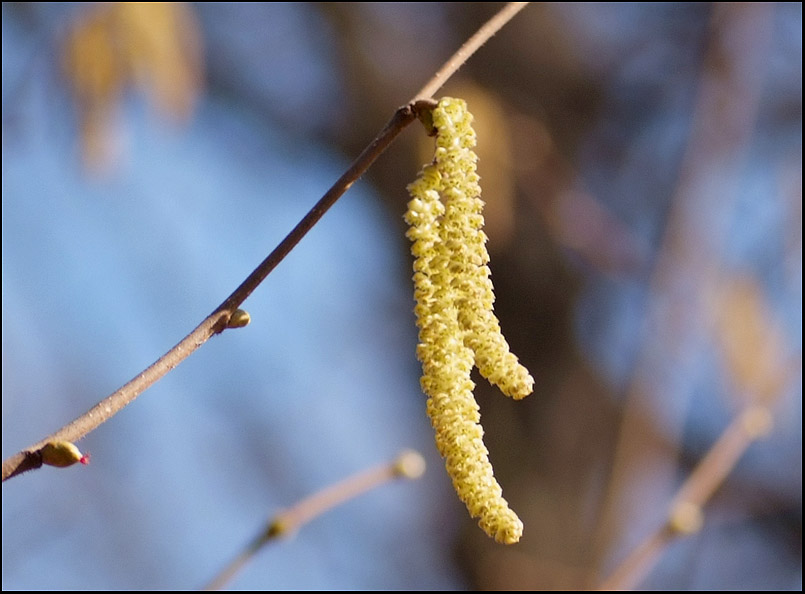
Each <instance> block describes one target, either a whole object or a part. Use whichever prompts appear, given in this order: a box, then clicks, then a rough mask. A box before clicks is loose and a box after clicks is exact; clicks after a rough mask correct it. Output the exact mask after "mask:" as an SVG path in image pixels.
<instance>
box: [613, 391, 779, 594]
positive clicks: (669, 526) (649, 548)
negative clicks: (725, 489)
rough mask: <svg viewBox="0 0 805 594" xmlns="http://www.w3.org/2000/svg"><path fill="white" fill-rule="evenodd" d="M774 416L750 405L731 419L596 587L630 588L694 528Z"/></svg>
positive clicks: (767, 427) (697, 525) (766, 409)
mask: <svg viewBox="0 0 805 594" xmlns="http://www.w3.org/2000/svg"><path fill="white" fill-rule="evenodd" d="M772 425H773V420H772V415H771V412H770V411H769V409H768V408H766V407H765V406H761V405H750V406H748V407H747V408H746V409H745V410H744V411H743V412H742V413H741V414H739V415H738V416H737V417H735V419H734V420H733V421H732V423H730V425H729V426H728V427H727V428H726V429H725V430H724V433H722V434H721V437H719V439H718V441H716V443H715V444H714V445H713V447H712V448H711V449H710V451H709V452H707V454H706V455H705V457H704V458H703V459H702V460H701V462H699V464H698V465H697V466H696V468H695V469H694V470H693V472H692V473H691V474H690V476H689V477H688V479H687V480H686V481H685V483H684V484H683V485H682V487H680V489H679V491H678V492H677V494H676V496H675V497H674V498H673V501H672V503H671V506H670V508H669V510H668V517H667V519H666V521H665V523H664V524H663V525H662V526H660V527H659V528H658V529H657V530H656V531H655V532H654V533H653V534H651V535H649V536H648V537H647V538H646V539H645V540H644V541H643V542H642V543H641V544H640V545H638V546H637V547H636V548H635V550H634V551H633V552H632V553H631V554H630V555H629V556H628V557H627V558H626V559H625V560H624V561H623V563H621V564H620V565H619V566H618V567H617V568H616V569H615V571H613V572H612V575H610V576H609V577H608V578H607V579H605V580H604V581H603V582H602V583H601V585H600V586H599V590H631V589H633V588H635V587H636V586H637V585H638V584H639V583H640V582H641V581H642V579H643V578H644V577H645V576H646V575H647V574H648V572H649V571H650V570H651V569H652V567H654V565H655V563H656V561H657V560H658V559H659V557H660V555H662V552H663V551H664V550H665V548H666V546H667V545H668V544H669V543H670V542H671V541H672V540H674V539H675V538H677V537H679V536H682V535H686V534H692V533H694V532H697V531H698V530H699V529H700V528H701V526H702V522H703V511H702V510H703V507H704V505H705V504H706V503H707V501H709V499H710V498H711V497H712V496H713V493H715V491H716V490H717V489H718V487H719V486H721V484H722V483H723V482H724V479H726V478H727V475H729V473H730V472H732V469H733V468H735V465H736V464H737V463H738V460H739V459H740V458H741V456H742V455H743V453H744V452H745V451H746V449H747V448H748V447H749V446H750V445H751V444H752V442H753V441H755V440H756V439H758V438H760V437H762V436H764V435H766V434H767V433H768V432H769V431H770V430H771V428H772Z"/></svg>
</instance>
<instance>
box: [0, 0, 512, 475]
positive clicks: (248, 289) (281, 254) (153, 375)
mask: <svg viewBox="0 0 805 594" xmlns="http://www.w3.org/2000/svg"><path fill="white" fill-rule="evenodd" d="M526 4H527V3H525V2H514V3H510V4H507V5H506V6H505V7H504V8H503V9H502V10H501V11H500V12H499V13H498V14H496V15H495V16H493V17H492V18H491V19H490V20H489V21H487V22H486V23H485V24H484V25H483V26H482V27H481V28H480V29H479V30H478V32H477V33H476V34H475V35H473V36H472V37H471V38H470V39H469V40H468V41H467V42H466V43H465V44H464V45H462V46H461V48H459V50H458V51H457V52H456V53H455V54H454V55H453V56H452V57H451V58H450V59H449V60H448V61H447V62H445V64H444V66H442V68H440V69H439V71H438V72H437V73H436V74H435V75H434V76H433V78H431V80H430V81H429V82H428V83H427V84H426V85H425V86H424V87H423V88H422V89H421V90H420V91H419V93H417V94H416V95H415V96H414V98H413V99H412V100H411V101H410V102H409V103H408V104H407V105H403V106H402V107H400V108H399V109H397V111H396V112H395V113H394V115H393V116H392V118H391V119H390V120H389V122H388V123H387V124H386V126H385V127H384V128H383V129H382V130H381V131H380V133H379V134H378V135H377V136H376V137H375V139H374V140H373V141H372V142H371V143H370V144H369V146H367V147H366V148H365V149H364V150H363V152H361V154H360V155H359V156H358V158H357V159H355V161H353V163H352V165H350V167H349V169H347V171H346V172H344V174H343V175H342V176H341V177H340V178H338V181H336V182H335V184H333V186H332V187H331V188H330V189H329V190H328V191H327V193H325V194H324V196H322V197H321V199H320V200H319V201H318V202H317V203H316V204H315V206H313V208H311V209H310V212H308V213H307V214H306V215H305V216H304V218H303V219H302V220H301V221H299V223H298V224H297V225H296V227H294V228H293V230H292V231H291V232H290V233H289V234H288V235H287V236H286V237H285V239H283V240H282V241H281V242H280V244H279V245H278V246H277V247H276V248H274V251H272V252H271V253H270V254H269V255H268V257H266V259H265V260H263V261H262V262H261V263H260V265H259V266H258V267H257V268H255V270H254V272H252V273H251V274H250V275H249V276H248V278H247V279H246V280H245V281H243V283H241V285H240V286H239V287H238V288H237V289H235V291H234V292H233V293H232V294H231V295H230V296H229V297H227V298H226V300H225V301H224V302H223V303H222V304H221V305H219V306H218V307H217V308H216V309H215V310H214V311H213V312H212V313H211V314H210V315H209V316H207V317H206V318H205V319H204V321H202V322H201V323H200V324H199V325H198V326H197V327H196V329H195V330H193V331H192V332H191V333H190V334H188V335H187V336H186V337H185V338H184V339H182V340H181V342H179V343H178V344H177V345H176V346H174V347H173V348H172V349H171V350H169V351H168V352H167V353H165V354H164V355H163V356H162V357H160V358H159V359H158V360H157V361H156V362H155V363H153V364H152V365H151V366H150V367H148V368H147V369H145V370H144V371H143V372H142V373H140V374H138V375H137V376H136V377H135V378H134V379H132V380H131V381H129V382H128V383H127V384H125V385H124V386H123V387H121V388H120V389H118V390H117V391H116V392H114V393H112V394H110V395H109V396H107V397H106V398H104V399H103V400H101V401H100V402H99V403H98V404H96V405H95V406H94V407H92V408H91V409H90V410H89V411H87V412H86V413H84V414H83V415H81V416H80V417H78V418H77V419H75V420H74V421H72V422H71V423H69V424H68V425H65V426H64V427H62V428H61V429H59V430H58V431H56V432H55V433H53V434H52V435H49V436H48V437H46V438H44V439H43V440H41V441H39V442H37V443H35V444H34V445H32V446H30V447H28V448H26V449H24V450H22V451H20V452H18V453H17V454H14V455H13V456H11V457H10V458H7V459H6V460H4V461H3V473H2V477H3V481H5V480H6V479H9V478H11V477H13V476H16V475H18V474H22V473H23V472H26V471H28V470H33V469H36V468H40V467H41V466H42V456H41V453H40V450H41V449H42V447H44V446H45V445H46V444H47V443H49V442H51V441H69V442H73V441H77V440H79V439H81V438H82V437H84V436H85V435H87V434H88V433H90V432H91V431H93V430H94V429H96V428H97V427H98V426H99V425H100V424H101V423H104V422H106V421H108V420H109V419H111V418H112V417H113V416H114V415H115V414H117V413H118V412H119V411H120V410H121V409H122V408H123V407H125V406H126V405H127V404H129V403H131V402H133V401H134V399H135V398H137V396H139V395H140V394H142V393H143V392H144V391H145V390H146V389H148V388H149V387H151V386H152V385H153V384H155V383H156V382H157V381H158V380H160V379H161V378H162V377H164V376H165V375H166V374H167V373H168V372H169V371H171V370H172V369H173V368H175V367H176V366H177V365H179V363H181V362H182V361H184V360H185V359H186V358H187V357H189V356H190V355H191V354H192V353H193V352H195V351H196V350H197V349H198V348H199V347H200V346H201V345H203V344H204V343H205V342H207V341H208V340H209V339H210V338H211V337H212V336H214V335H215V334H220V333H221V332H223V331H224V330H225V329H226V328H227V327H228V324H229V320H230V318H231V317H232V315H233V314H234V312H235V310H236V309H237V308H238V307H239V306H240V305H241V304H242V303H243V302H244V301H245V300H246V298H247V297H248V296H249V295H251V294H252V292H253V291H254V290H255V289H256V288H257V287H258V285H260V283H262V282H263V281H264V280H265V278H266V277H267V276H268V275H269V274H270V273H271V271H272V270H274V268H276V267H277V265H278V264H279V263H280V262H282V260H283V259H284V258H285V256H287V255H288V254H289V253H290V252H291V250H292V249H293V248H294V247H295V246H296V244H298V243H299V242H300V241H301V240H302V238H303V237H304V236H305V235H306V234H307V232H308V231H310V230H311V229H312V228H313V226H314V225H315V224H316V223H318V222H319V220H320V219H321V218H322V217H323V216H324V214H325V213H326V212H327V211H328V210H329V209H330V207H331V206H332V205H333V204H335V202H336V201H337V200H338V199H339V198H340V197H341V196H342V195H343V194H344V193H345V192H346V191H347V190H348V189H349V188H350V187H351V186H352V184H354V183H355V182H356V181H357V180H358V179H359V178H360V177H361V176H362V175H363V174H364V173H365V172H366V170H367V169H368V168H369V167H370V166H371V165H372V163H374V162H375V160H376V159H377V158H378V157H379V156H380V154H381V153H382V152H383V151H384V150H385V149H386V148H387V147H388V146H389V145H390V144H391V143H392V141H393V140H394V139H395V138H396V137H397V135H398V134H399V133H400V132H402V131H403V129H404V128H405V127H406V126H408V124H410V123H411V122H413V121H414V119H416V117H417V116H418V114H419V113H420V112H423V111H426V110H429V109H431V108H432V107H433V102H432V101H431V100H430V96H431V95H432V94H433V93H435V92H436V91H438V90H439V88H441V87H442V85H444V83H445V82H447V80H448V79H449V78H450V77H451V76H452V75H453V74H454V73H455V72H456V70H458V69H459V68H460V67H461V65H462V64H464V62H466V61H467V59H469V57H470V56H471V55H472V54H473V53H475V51H476V50H478V48H480V47H481V46H482V45H483V44H484V43H485V42H486V41H487V40H489V38H491V37H492V36H493V35H494V34H495V33H496V32H497V31H498V30H500V28H501V27H502V26H503V25H505V24H506V23H507V22H508V21H509V20H511V18H512V17H513V16H514V15H515V14H517V12H519V11H520V10H522V8H524V6H525V5H526Z"/></svg>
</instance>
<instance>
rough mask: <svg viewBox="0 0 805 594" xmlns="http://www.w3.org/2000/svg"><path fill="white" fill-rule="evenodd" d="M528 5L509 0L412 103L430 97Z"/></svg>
mask: <svg viewBox="0 0 805 594" xmlns="http://www.w3.org/2000/svg"><path fill="white" fill-rule="evenodd" d="M526 6H528V2H509V3H508V4H507V5H506V6H504V7H503V8H502V9H501V10H500V12H498V13H497V14H496V15H495V16H493V17H492V18H491V19H489V20H488V21H486V23H484V24H483V26H481V28H480V29H478V31H477V32H476V33H475V35H473V36H472V37H470V38H469V39H468V40H467V41H465V42H464V44H463V45H462V46H461V47H460V48H458V51H457V52H456V53H455V54H453V55H452V56H451V58H450V59H449V60H447V62H445V63H444V65H443V66H442V67H441V68H439V70H438V72H436V74H434V75H433V78H431V79H430V80H429V81H428V83H427V84H426V85H425V86H424V87H422V88H421V89H420V91H419V92H418V93H417V94H416V95H414V98H413V99H411V103H414V102H415V101H418V100H420V99H430V98H431V97H433V95H434V94H435V93H436V91H438V90H439V89H440V88H442V86H443V85H444V83H446V82H447V80H448V79H449V78H450V77H451V76H453V75H454V74H455V73H456V71H457V70H458V69H459V68H461V67H462V66H463V65H464V63H465V62H466V61H467V60H468V59H469V57H470V56H471V55H472V54H474V53H475V52H476V51H478V49H479V48H480V47H481V46H482V45H483V44H485V43H486V42H487V41H489V39H490V38H491V37H492V36H493V35H494V34H495V33H497V32H498V31H500V29H501V28H502V27H503V25H505V24H506V23H508V22H509V21H510V20H511V19H512V17H514V15H516V14H517V13H518V12H520V11H521V10H523V9H524V8H525V7H526Z"/></svg>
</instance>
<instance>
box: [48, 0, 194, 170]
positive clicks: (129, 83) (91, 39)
mask: <svg viewBox="0 0 805 594" xmlns="http://www.w3.org/2000/svg"><path fill="white" fill-rule="evenodd" d="M63 55H64V71H65V75H66V77H67V80H68V83H69V85H70V86H71V88H72V90H73V95H74V97H75V100H76V104H77V108H78V111H79V118H80V121H81V142H82V146H83V154H84V160H85V162H86V164H87V165H88V166H89V167H92V168H99V167H102V166H104V165H108V164H109V160H110V158H111V157H112V156H113V154H114V151H113V141H112V140H111V138H110V137H111V136H112V135H113V130H112V128H113V119H114V117H115V116H116V115H117V112H118V110H119V107H120V105H119V104H120V101H121V100H122V99H123V95H124V93H125V91H127V90H128V89H130V88H135V87H136V88H139V89H140V90H141V91H142V92H143V93H144V94H145V95H146V96H147V97H148V99H149V101H150V102H151V104H152V105H153V106H154V107H155V108H156V109H157V110H158V111H159V112H160V114H161V115H163V116H166V117H169V118H171V119H174V120H177V121H184V120H186V119H187V118H188V117H189V116H190V115H191V113H192V110H193V105H194V104H195V102H196V100H197V96H198V93H199V89H200V86H201V44H200V32H199V31H198V23H197V20H196V16H195V14H194V11H193V9H192V8H191V7H190V6H189V5H187V4H183V3H178V2H110V3H103V4H99V5H96V6H92V7H90V8H87V9H86V10H85V11H82V12H81V13H80V14H79V15H78V16H77V17H76V19H75V21H74V22H73V24H72V26H71V30H70V33H69V34H68V36H67V38H66V39H65V41H64V50H63ZM110 153H111V154H110Z"/></svg>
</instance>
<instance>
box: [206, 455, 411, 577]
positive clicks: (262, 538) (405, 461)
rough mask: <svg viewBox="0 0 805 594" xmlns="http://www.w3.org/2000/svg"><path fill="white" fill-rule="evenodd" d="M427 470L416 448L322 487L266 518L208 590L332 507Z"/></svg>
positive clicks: (232, 575)
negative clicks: (259, 553) (252, 538)
mask: <svg viewBox="0 0 805 594" xmlns="http://www.w3.org/2000/svg"><path fill="white" fill-rule="evenodd" d="M424 472H425V459H424V458H423V457H422V455H421V454H420V453H419V452H417V451H414V450H405V451H403V452H400V454H399V456H397V458H396V459H394V460H392V461H391V462H388V463H386V464H383V465H380V466H377V467H375V468H371V469H369V470H365V471H363V472H361V473H358V474H354V475H352V476H350V477H347V478H345V479H344V480H342V481H341V482H339V483H336V484H334V485H331V486H329V487H327V488H325V489H322V490H321V491H319V492H318V493H314V494H313V495H311V496H310V497H308V498H306V499H303V500H302V501H300V502H299V503H297V504H296V505H294V506H292V507H289V508H287V509H285V510H282V511H280V512H279V513H277V515H275V516H274V517H273V518H272V519H270V520H268V522H266V524H265V526H264V527H263V529H262V530H261V531H260V534H259V535H258V536H257V537H256V538H255V539H254V540H253V541H252V542H251V543H249V544H248V545H247V546H246V547H245V548H244V549H243V551H242V552H241V553H239V554H238V556H237V557H235V559H233V560H232V561H231V562H230V563H229V565H227V566H226V567H225V568H224V569H223V570H221V572H220V573H218V575H216V576H215V577H214V578H213V579H212V581H211V582H210V583H209V584H207V585H206V586H205V587H204V589H205V590H221V589H223V588H224V587H225V586H226V585H227V584H228V583H229V582H231V581H232V579H233V578H234V577H235V574H237V573H238V572H239V571H240V570H241V569H242V568H243V566H244V565H245V564H246V563H247V562H248V561H249V560H251V559H252V558H253V557H254V556H255V555H256V554H257V553H258V552H259V551H260V550H262V549H263V547H265V546H266V545H267V544H269V543H271V542H274V541H276V540H277V539H278V538H281V537H286V536H291V535H293V534H296V532H298V531H299V529H300V528H301V527H302V526H304V525H305V524H308V523H309V522H311V521H312V520H314V519H316V518H317V517H319V516H321V515H322V514H324V513H326V512H328V511H330V510H331V509H333V508H335V507H337V506H339V505H341V504H342V503H346V502H347V501H351V500H352V499H355V498H356V497H358V496H359V495H363V494H364V493H367V492H368V491H371V490H372V489H375V488H377V487H380V486H382V485H384V484H386V483H389V482H391V481H393V480H395V479H399V478H407V479H412V480H414V479H418V478H420V477H421V476H422V475H423V474H424Z"/></svg>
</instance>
